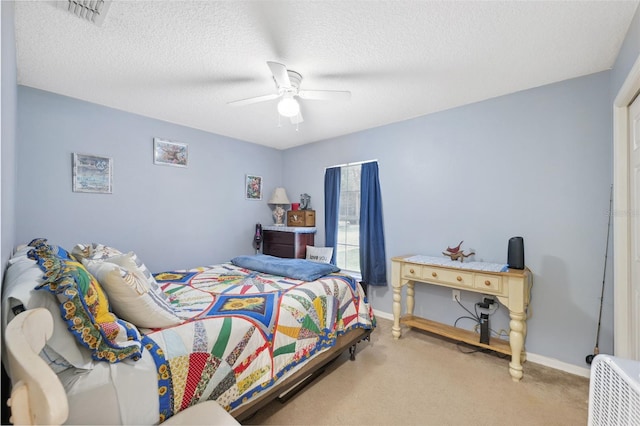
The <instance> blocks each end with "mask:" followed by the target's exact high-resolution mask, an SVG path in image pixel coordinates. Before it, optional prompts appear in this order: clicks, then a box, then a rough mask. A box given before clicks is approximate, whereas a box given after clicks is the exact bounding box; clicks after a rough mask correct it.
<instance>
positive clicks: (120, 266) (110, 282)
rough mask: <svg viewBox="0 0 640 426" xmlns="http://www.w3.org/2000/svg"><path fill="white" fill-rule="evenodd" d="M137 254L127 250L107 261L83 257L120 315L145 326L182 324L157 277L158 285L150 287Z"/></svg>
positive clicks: (135, 323)
mask: <svg viewBox="0 0 640 426" xmlns="http://www.w3.org/2000/svg"><path fill="white" fill-rule="evenodd" d="M133 256H134V254H133V253H127V254H123V255H119V256H113V257H109V258H107V259H105V260H103V261H99V260H89V259H83V260H82V263H83V264H84V265H85V267H86V268H87V269H88V270H89V272H91V274H92V275H93V276H94V277H96V279H97V280H98V282H99V283H100V284H101V285H102V287H103V288H104V290H105V291H106V293H107V297H108V298H109V302H110V304H111V309H113V311H114V312H115V314H116V315H117V316H118V317H120V318H122V319H123V320H125V321H129V322H130V323H132V324H134V325H135V326H137V327H142V328H166V327H171V326H173V325H177V324H180V323H182V319H180V318H179V317H178V316H176V315H175V313H174V312H173V308H172V307H171V305H170V304H169V302H168V300H167V298H166V295H165V294H164V293H163V292H162V290H161V289H160V287H159V286H158V284H157V283H155V280H154V281H153V282H154V283H155V286H153V287H152V286H150V284H149V281H148V280H147V277H145V274H144V273H143V271H141V270H140V268H139V267H138V265H136V262H135V260H134V258H133ZM151 279H153V277H151Z"/></svg>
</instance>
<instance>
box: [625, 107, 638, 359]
mask: <svg viewBox="0 0 640 426" xmlns="http://www.w3.org/2000/svg"><path fill="white" fill-rule="evenodd" d="M629 118H630V120H629V125H630V129H629V172H630V173H629V204H628V205H629V207H630V211H629V212H628V213H629V225H630V231H631V235H630V236H629V237H630V239H629V243H630V247H629V248H630V250H631V253H630V254H631V256H630V265H629V267H630V268H629V269H630V271H629V272H630V277H629V279H630V282H629V299H630V300H629V320H630V324H629V325H630V327H631V329H630V330H629V331H630V336H631V339H632V341H631V342H629V349H630V351H631V352H632V353H631V355H632V356H631V357H632V358H633V359H636V360H640V97H637V98H636V100H635V101H634V102H633V103H632V104H631V105H630V106H629Z"/></svg>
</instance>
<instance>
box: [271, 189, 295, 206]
mask: <svg viewBox="0 0 640 426" xmlns="http://www.w3.org/2000/svg"><path fill="white" fill-rule="evenodd" d="M269 204H291V201H289V198H287V192H286V191H285V190H284V188H276V189H274V190H273V195H272V196H271V199H270V200H269Z"/></svg>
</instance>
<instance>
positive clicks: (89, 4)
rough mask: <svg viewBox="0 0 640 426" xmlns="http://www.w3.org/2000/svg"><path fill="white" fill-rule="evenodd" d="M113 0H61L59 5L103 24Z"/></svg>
mask: <svg viewBox="0 0 640 426" xmlns="http://www.w3.org/2000/svg"><path fill="white" fill-rule="evenodd" d="M110 5H111V0H61V1H58V7H60V8H62V9H65V10H67V11H69V12H70V13H72V14H74V15H76V16H77V17H79V18H82V19H86V20H87V21H89V22H93V23H94V24H96V25H102V21H104V17H105V15H106V14H107V10H109V6H110Z"/></svg>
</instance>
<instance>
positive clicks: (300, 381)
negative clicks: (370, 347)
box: [230, 328, 373, 423]
mask: <svg viewBox="0 0 640 426" xmlns="http://www.w3.org/2000/svg"><path fill="white" fill-rule="evenodd" d="M372 331H373V329H370V330H364V329H361V328H358V329H354V330H351V331H349V332H347V333H345V334H343V335H341V336H338V338H337V339H336V344H335V346H333V347H332V348H330V349H327V350H326V351H324V352H322V353H321V354H320V355H318V356H316V357H315V358H313V359H312V360H311V361H309V362H308V363H306V364H305V365H304V366H303V367H302V368H300V369H299V370H298V371H296V372H295V373H293V374H292V375H291V376H289V377H287V378H286V379H285V380H284V381H283V382H282V383H278V384H275V385H274V386H272V387H270V388H269V389H268V390H267V391H265V392H264V393H261V394H260V395H258V396H257V397H256V398H254V399H252V400H251V401H250V402H248V403H247V404H244V405H241V406H240V407H238V408H236V409H235V410H232V411H231V412H230V413H231V415H232V416H233V417H235V418H236V420H238V421H239V422H240V423H242V422H243V421H244V420H247V419H249V418H250V417H251V416H253V415H254V414H255V413H256V412H257V411H258V410H259V409H261V408H263V407H264V406H266V405H267V404H269V403H270V402H272V401H274V400H279V401H281V402H286V401H287V400H289V399H290V398H291V397H292V396H293V395H295V393H297V392H299V391H300V390H302V389H303V388H304V387H305V386H306V385H308V384H309V383H311V382H312V381H313V380H315V378H317V377H318V376H320V375H321V374H322V373H323V372H324V369H325V368H326V367H327V365H329V364H330V363H331V362H332V361H334V360H335V359H336V358H338V357H339V356H340V355H341V354H342V353H343V352H344V351H346V350H347V349H349V353H350V359H351V360H352V361H354V360H355V359H356V345H357V344H358V342H360V341H361V340H369V337H370V335H371V332H372ZM292 383H293V385H292Z"/></svg>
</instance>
